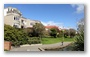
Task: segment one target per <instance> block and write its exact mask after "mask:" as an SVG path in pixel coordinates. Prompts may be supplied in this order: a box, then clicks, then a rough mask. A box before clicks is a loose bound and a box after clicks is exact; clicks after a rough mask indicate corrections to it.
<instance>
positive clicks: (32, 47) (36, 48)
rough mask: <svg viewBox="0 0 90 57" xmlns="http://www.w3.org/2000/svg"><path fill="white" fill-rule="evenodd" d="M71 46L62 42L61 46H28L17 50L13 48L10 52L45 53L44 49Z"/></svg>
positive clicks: (56, 44) (58, 44)
mask: <svg viewBox="0 0 90 57" xmlns="http://www.w3.org/2000/svg"><path fill="white" fill-rule="evenodd" d="M69 44H71V42H64V43H63V46H62V43H61V42H59V43H55V44H45V45H36V44H35V45H29V46H22V47H19V48H13V49H11V50H10V51H45V50H44V49H56V48H63V47H66V46H68V45H69Z"/></svg>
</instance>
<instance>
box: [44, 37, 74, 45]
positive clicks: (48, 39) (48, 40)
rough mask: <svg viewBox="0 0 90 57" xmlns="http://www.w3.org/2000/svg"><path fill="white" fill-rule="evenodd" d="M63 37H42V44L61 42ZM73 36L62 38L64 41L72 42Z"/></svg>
mask: <svg viewBox="0 0 90 57" xmlns="http://www.w3.org/2000/svg"><path fill="white" fill-rule="evenodd" d="M62 39H63V38H42V44H53V43H58V42H62ZM73 41H74V38H64V42H73Z"/></svg>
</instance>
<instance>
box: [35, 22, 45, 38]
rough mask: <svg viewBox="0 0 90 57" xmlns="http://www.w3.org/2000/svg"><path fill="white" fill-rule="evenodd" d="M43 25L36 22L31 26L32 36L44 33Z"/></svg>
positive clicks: (39, 35)
mask: <svg viewBox="0 0 90 57" xmlns="http://www.w3.org/2000/svg"><path fill="white" fill-rule="evenodd" d="M44 31H45V27H44V25H43V24H41V23H36V24H35V25H34V26H33V36H36V37H42V36H43V35H44Z"/></svg>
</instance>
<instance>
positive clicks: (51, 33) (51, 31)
mask: <svg viewBox="0 0 90 57" xmlns="http://www.w3.org/2000/svg"><path fill="white" fill-rule="evenodd" d="M50 35H51V36H53V37H54V38H56V37H57V30H56V29H55V28H51V29H50Z"/></svg>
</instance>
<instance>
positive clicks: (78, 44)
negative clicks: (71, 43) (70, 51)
mask: <svg viewBox="0 0 90 57" xmlns="http://www.w3.org/2000/svg"><path fill="white" fill-rule="evenodd" d="M77 30H78V31H77V32H78V34H77V36H76V37H75V47H74V49H75V50H77V51H84V19H81V20H80V21H79V22H78V29H77Z"/></svg>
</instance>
